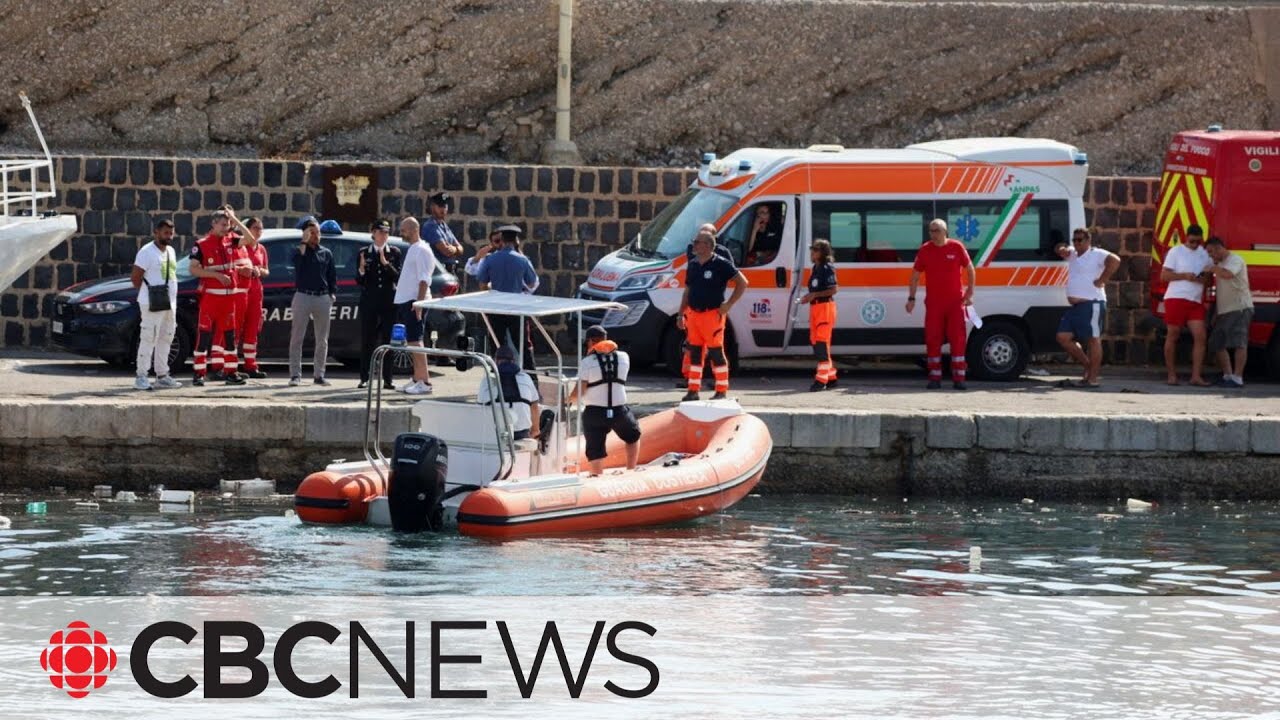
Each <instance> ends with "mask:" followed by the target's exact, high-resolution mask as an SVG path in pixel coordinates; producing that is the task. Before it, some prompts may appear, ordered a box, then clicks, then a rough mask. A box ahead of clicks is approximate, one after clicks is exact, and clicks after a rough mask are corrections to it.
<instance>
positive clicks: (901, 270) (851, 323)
mask: <svg viewBox="0 0 1280 720" xmlns="http://www.w3.org/2000/svg"><path fill="white" fill-rule="evenodd" d="M929 212H930V208H929V205H928V204H927V203H921V202H916V201H897V200H850V199H841V198H816V199H814V200H813V201H812V202H811V204H810V208H809V215H810V217H811V223H812V225H811V227H812V228H813V237H814V238H826V239H828V240H830V241H831V247H832V261H833V265H834V266H835V270H836V277H837V279H838V281H839V283H840V290H839V292H837V293H836V315H837V319H836V328H835V332H834V333H833V335H832V338H831V344H832V350H833V351H834V352H836V353H842V354H874V353H885V354H893V353H902V352H917V351H922V350H923V347H924V308H923V306H922V304H917V307H916V310H915V314H912V315H908V314H907V311H906V307H905V305H906V299H907V282H908V280H909V279H910V276H911V266H912V263H914V262H915V256H916V251H917V250H918V249H919V247H920V245H921V243H922V242H923V241H924V236H925V227H926V224H927V222H928V220H929V218H930V215H929ZM804 264H805V269H806V272H805V273H804V278H805V279H806V280H807V278H808V276H809V273H808V272H807V270H808V268H809V267H810V265H811V264H810V262H809V258H808V257H807V253H806V257H805V262H804ZM808 327H809V318H808V313H807V312H802V313H801V315H800V317H798V318H797V328H796V332H793V333H792V337H791V341H790V342H791V344H792V345H793V346H794V345H797V344H801V345H808Z"/></svg>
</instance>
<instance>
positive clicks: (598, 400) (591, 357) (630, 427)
mask: <svg viewBox="0 0 1280 720" xmlns="http://www.w3.org/2000/svg"><path fill="white" fill-rule="evenodd" d="M708 252H710V251H708ZM586 351H587V354H586V357H584V358H582V363H581V364H580V365H579V366H578V388H577V390H575V393H576V394H579V395H581V397H582V402H583V405H584V406H585V407H584V408H583V410H582V437H583V439H584V440H585V442H586V451H587V452H586V455H587V462H588V463H589V465H590V468H591V475H592V476H595V475H599V474H600V473H602V472H604V458H605V438H606V437H608V435H609V431H610V430H612V431H613V432H615V433H617V435H618V437H619V438H620V439H621V440H622V442H624V443H626V445H627V469H628V470H632V469H634V468H635V466H636V464H637V463H638V462H639V459H640V423H639V422H637V421H636V416H635V415H634V414H632V412H631V408H630V407H629V406H628V405H627V375H628V374H629V373H630V372H631V357H630V356H629V355H627V353H625V352H623V351H622V350H619V349H618V344H617V343H615V342H614V341H612V340H610V339H609V334H608V333H607V332H605V329H604V328H603V327H601V326H599V325H592V326H591V327H589V328H587V332H586Z"/></svg>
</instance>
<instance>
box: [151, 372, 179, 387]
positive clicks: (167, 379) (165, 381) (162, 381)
mask: <svg viewBox="0 0 1280 720" xmlns="http://www.w3.org/2000/svg"><path fill="white" fill-rule="evenodd" d="M156 387H158V388H180V387H182V383H180V382H178V381H177V380H174V379H173V376H172V375H165V376H164V377H162V378H157V379H156Z"/></svg>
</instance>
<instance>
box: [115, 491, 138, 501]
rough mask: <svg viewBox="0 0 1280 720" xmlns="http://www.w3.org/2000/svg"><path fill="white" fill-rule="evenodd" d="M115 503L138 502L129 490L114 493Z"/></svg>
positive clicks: (136, 497) (134, 494)
mask: <svg viewBox="0 0 1280 720" xmlns="http://www.w3.org/2000/svg"><path fill="white" fill-rule="evenodd" d="M116 502H118V503H131V502H138V494H137V493H135V492H133V491H130V490H121V491H120V492H118V493H116Z"/></svg>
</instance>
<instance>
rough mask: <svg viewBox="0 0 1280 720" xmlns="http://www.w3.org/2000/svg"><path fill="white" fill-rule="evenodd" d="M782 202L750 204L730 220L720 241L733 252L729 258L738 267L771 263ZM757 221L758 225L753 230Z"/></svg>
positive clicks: (782, 221)
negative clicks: (758, 226) (727, 228)
mask: <svg viewBox="0 0 1280 720" xmlns="http://www.w3.org/2000/svg"><path fill="white" fill-rule="evenodd" d="M786 209H787V207H786V203H780V202H765V203H756V204H755V205H752V206H751V207H750V208H749V209H747V210H746V211H745V212H743V213H742V214H740V215H738V217H737V218H736V219H735V220H734V221H733V223H732V224H731V225H730V226H729V230H728V231H727V232H725V233H723V234H722V235H721V236H720V241H721V242H722V243H724V245H725V246H726V247H728V248H729V250H730V252H731V253H732V254H733V261H734V262H735V263H736V264H738V265H739V266H741V267H756V266H760V265H768V264H770V263H772V262H773V261H774V260H775V259H776V258H777V256H778V251H779V250H780V249H781V247H782V229H783V227H785V223H786ZM757 223H760V224H761V226H762V227H761V229H759V230H756V231H755V232H754V236H755V238H754V243H753V241H752V235H753V232H752V231H753V230H754V229H755V226H756V224H757Z"/></svg>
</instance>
